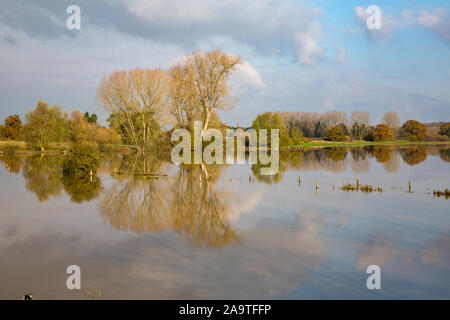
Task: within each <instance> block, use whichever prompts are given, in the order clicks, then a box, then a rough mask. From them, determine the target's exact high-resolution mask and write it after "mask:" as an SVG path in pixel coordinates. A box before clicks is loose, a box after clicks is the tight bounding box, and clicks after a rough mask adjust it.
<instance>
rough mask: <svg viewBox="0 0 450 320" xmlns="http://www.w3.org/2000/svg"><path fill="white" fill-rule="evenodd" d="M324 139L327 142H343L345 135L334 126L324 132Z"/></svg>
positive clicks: (340, 128)
mask: <svg viewBox="0 0 450 320" xmlns="http://www.w3.org/2000/svg"><path fill="white" fill-rule="evenodd" d="M325 138H326V139H327V140H329V141H344V140H345V133H344V130H342V127H341V126H334V127H332V128H330V129H328V130H327V131H325Z"/></svg>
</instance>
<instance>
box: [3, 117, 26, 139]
mask: <svg viewBox="0 0 450 320" xmlns="http://www.w3.org/2000/svg"><path fill="white" fill-rule="evenodd" d="M0 136H1V138H2V139H5V140H20V139H21V138H22V121H21V120H20V117H19V116H18V115H10V116H8V117H7V118H6V119H5V125H2V126H0Z"/></svg>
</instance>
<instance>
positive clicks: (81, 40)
mask: <svg viewBox="0 0 450 320" xmlns="http://www.w3.org/2000/svg"><path fill="white" fill-rule="evenodd" d="M71 4H76V5H78V6H80V8H81V23H82V27H81V30H68V29H67V28H66V25H65V22H66V19H67V17H68V14H67V13H66V12H65V11H66V8H67V6H69V5H71ZM369 5H378V6H379V7H380V8H381V10H382V18H381V19H382V20H381V30H379V31H370V30H368V29H367V27H366V26H365V19H366V16H364V10H365V8H367V7H368V6H369ZM449 17H450V5H449V2H448V1H445V0H442V1H438V0H432V1H427V2H424V1H398V0H396V1H392V0H388V1H375V0H374V1H368V0H355V1H353V0H352V1H338V0H335V1H331V0H328V1H325V0H316V1H313V0H277V1H275V0H259V1H238V0H229V1H202V0H184V1H179V0H150V1H144V0H110V1H106V0H79V1H75V0H71V1H65V0H63V1H50V0H40V1H25V0H5V1H2V6H1V7H0V69H1V70H2V72H1V74H0V97H1V109H0V118H2V119H3V118H5V117H6V116H7V115H8V114H12V113H17V114H19V115H21V116H22V117H23V116H24V115H25V113H26V112H27V111H29V110H30V109H31V108H33V107H34V105H35V104H36V102H37V100H38V99H43V100H45V101H48V102H49V103H50V104H59V105H62V106H63V107H64V109H66V110H74V109H79V110H82V111H86V110H89V111H96V112H98V113H100V110H98V109H97V107H96V99H95V95H96V90H97V87H98V84H99V82H100V80H101V78H102V77H103V75H105V74H108V73H111V72H113V71H115V70H119V69H129V68H134V67H149V68H152V67H158V66H161V67H163V68H168V67H170V66H171V65H172V64H173V63H174V62H176V61H177V60H178V59H180V57H181V56H182V55H184V54H185V53H188V52H191V51H193V50H196V49H201V50H209V49H214V48H221V49H223V50H224V51H226V52H228V53H235V54H239V55H241V57H242V59H243V60H244V61H245V63H244V65H242V66H241V68H240V70H239V71H238V72H237V73H236V74H235V75H234V76H233V77H232V79H231V81H232V83H233V86H234V95H236V96H237V97H239V102H238V104H237V105H236V106H235V108H234V109H232V110H230V111H227V112H226V113H222V114H221V116H222V119H223V120H224V121H226V122H227V123H229V124H235V123H239V124H240V125H250V124H251V121H252V119H253V118H254V117H255V116H256V115H257V114H258V113H261V112H265V111H273V110H286V111H317V112H325V111H328V110H342V111H346V112H347V113H348V114H349V115H350V113H351V112H352V111H353V110H361V111H368V112H370V114H371V116H372V122H373V123H376V122H377V121H378V120H379V119H380V117H381V116H382V115H383V113H384V112H386V111H389V110H394V111H397V112H398V113H399V114H400V117H401V119H402V120H403V121H406V120H408V119H411V118H414V119H418V120H421V121H426V122H428V121H449V120H450V90H449V79H450V63H449V62H450V54H449V53H450V19H449ZM101 117H102V118H105V117H106V115H101Z"/></svg>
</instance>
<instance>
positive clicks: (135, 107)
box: [97, 68, 170, 153]
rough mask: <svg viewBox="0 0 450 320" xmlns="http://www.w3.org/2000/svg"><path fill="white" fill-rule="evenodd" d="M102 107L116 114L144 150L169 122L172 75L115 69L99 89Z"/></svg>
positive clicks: (105, 78)
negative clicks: (170, 80) (170, 79)
mask: <svg viewBox="0 0 450 320" xmlns="http://www.w3.org/2000/svg"><path fill="white" fill-rule="evenodd" d="M97 96H98V101H99V104H100V106H101V107H102V108H103V109H104V110H106V111H107V112H109V113H110V114H112V115H114V120H115V121H116V124H117V125H118V126H121V127H122V128H123V130H124V131H125V132H126V133H127V136H128V137H129V138H130V140H131V142H132V144H133V145H134V146H136V148H137V149H138V151H140V152H143V153H145V152H146V151H147V149H148V148H149V147H151V145H155V141H157V140H158V134H159V132H160V128H161V127H164V126H165V125H166V124H167V123H168V121H169V118H170V117H169V112H168V111H167V110H168V103H169V76H168V75H167V74H166V73H165V72H164V71H162V70H160V69H145V70H144V69H139V68H137V69H134V70H130V71H116V72H114V73H112V74H111V75H109V76H108V77H104V78H103V81H102V82H101V84H100V87H99V88H98V91H97ZM155 124H158V125H155Z"/></svg>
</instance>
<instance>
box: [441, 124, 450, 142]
mask: <svg viewBox="0 0 450 320" xmlns="http://www.w3.org/2000/svg"><path fill="white" fill-rule="evenodd" d="M439 134H440V135H441V136H447V137H449V138H450V122H446V123H444V124H442V125H441V127H440V128H439Z"/></svg>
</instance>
